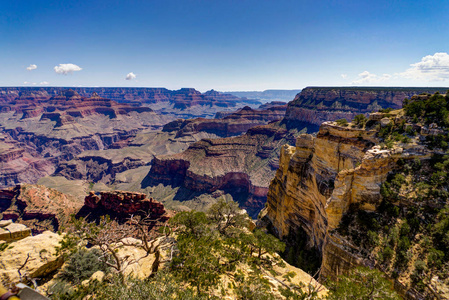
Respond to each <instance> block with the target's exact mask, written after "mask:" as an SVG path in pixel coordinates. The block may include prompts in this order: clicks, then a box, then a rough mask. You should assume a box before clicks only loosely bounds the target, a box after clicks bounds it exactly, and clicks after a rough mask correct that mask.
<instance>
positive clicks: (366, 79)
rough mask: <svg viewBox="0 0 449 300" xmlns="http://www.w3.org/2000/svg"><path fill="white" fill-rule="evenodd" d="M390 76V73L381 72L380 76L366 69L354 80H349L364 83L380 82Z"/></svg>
mask: <svg viewBox="0 0 449 300" xmlns="http://www.w3.org/2000/svg"><path fill="white" fill-rule="evenodd" d="M390 78H391V75H390V74H382V76H379V75H376V74H373V73H370V72H368V71H364V72H362V73H360V74H359V76H358V77H357V79H356V80H354V81H353V82H351V84H356V85H357V84H365V83H380V82H383V81H387V80H389V79H390Z"/></svg>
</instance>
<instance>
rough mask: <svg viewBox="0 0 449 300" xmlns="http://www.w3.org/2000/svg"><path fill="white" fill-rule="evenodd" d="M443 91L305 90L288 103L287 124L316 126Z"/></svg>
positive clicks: (376, 89) (439, 89) (356, 88)
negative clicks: (414, 96) (416, 96)
mask: <svg viewBox="0 0 449 300" xmlns="http://www.w3.org/2000/svg"><path fill="white" fill-rule="evenodd" d="M436 91H440V92H442V93H445V92H446V89H444V88H390V87H372V88H370V87H354V88H351V87H341V88H339V87H308V88H305V89H303V90H302V91H301V93H299V94H298V95H296V97H295V99H294V100H293V101H291V102H290V103H289V104H288V108H287V112H286V114H285V121H286V123H287V124H288V123H291V125H292V126H294V125H295V123H296V122H305V123H308V124H312V125H315V126H316V128H315V129H316V130H318V126H319V125H321V123H323V122H326V121H335V120H338V119H342V118H345V119H347V120H348V121H350V120H352V119H353V118H354V117H355V116H356V115H357V114H367V113H371V112H373V111H377V110H379V109H381V108H387V107H392V108H395V109H396V108H401V107H402V101H403V100H404V99H405V98H410V97H412V96H413V95H417V94H421V93H434V92H436Z"/></svg>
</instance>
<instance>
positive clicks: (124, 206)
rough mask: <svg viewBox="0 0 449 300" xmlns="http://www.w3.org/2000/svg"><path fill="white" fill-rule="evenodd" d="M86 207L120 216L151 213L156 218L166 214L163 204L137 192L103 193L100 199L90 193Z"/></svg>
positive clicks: (86, 199)
mask: <svg viewBox="0 0 449 300" xmlns="http://www.w3.org/2000/svg"><path fill="white" fill-rule="evenodd" d="M84 205H85V206H87V207H89V208H91V209H98V208H99V209H104V210H107V211H113V212H115V213H117V214H119V215H133V214H141V213H150V214H151V217H156V216H161V215H163V214H165V208H164V205H163V204H162V203H160V202H158V201H156V200H154V199H153V198H150V199H148V198H147V195H146V194H143V193H135V192H126V191H114V192H101V193H100V197H99V196H97V195H95V193H94V192H90V194H89V195H88V196H87V197H86V198H85V199H84Z"/></svg>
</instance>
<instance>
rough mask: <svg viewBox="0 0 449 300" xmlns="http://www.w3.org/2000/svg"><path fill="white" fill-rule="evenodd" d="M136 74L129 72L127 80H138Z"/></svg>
mask: <svg viewBox="0 0 449 300" xmlns="http://www.w3.org/2000/svg"><path fill="white" fill-rule="evenodd" d="M136 77H137V76H136V74H134V73H133V72H129V73H128V75H126V77H125V80H133V79H136Z"/></svg>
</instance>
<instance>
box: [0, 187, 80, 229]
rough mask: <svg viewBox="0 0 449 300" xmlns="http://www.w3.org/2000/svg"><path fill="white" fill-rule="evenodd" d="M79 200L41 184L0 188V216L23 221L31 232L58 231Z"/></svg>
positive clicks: (77, 208) (77, 207)
mask: <svg viewBox="0 0 449 300" xmlns="http://www.w3.org/2000/svg"><path fill="white" fill-rule="evenodd" d="M82 205H83V204H82V202H80V201H78V200H77V199H76V198H75V197H71V196H68V195H65V194H63V193H61V192H58V191H56V190H54V189H51V188H47V187H44V186H41V185H29V184H22V185H17V186H16V187H14V188H8V189H3V190H0V215H1V217H2V218H3V219H6V220H14V221H15V222H17V223H21V224H25V225H26V226H28V227H29V228H30V229H31V230H32V231H33V233H40V232H43V231H45V230H51V231H53V232H55V231H57V230H58V229H59V227H60V226H61V225H64V224H66V222H67V221H68V219H69V216H70V215H71V214H74V213H76V212H78V210H79V209H80V208H81V207H82Z"/></svg>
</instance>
